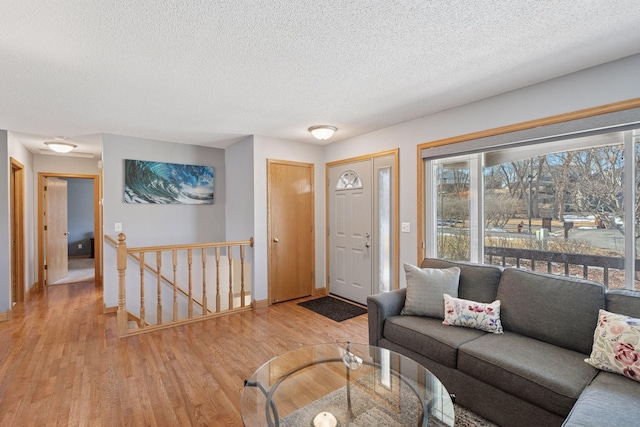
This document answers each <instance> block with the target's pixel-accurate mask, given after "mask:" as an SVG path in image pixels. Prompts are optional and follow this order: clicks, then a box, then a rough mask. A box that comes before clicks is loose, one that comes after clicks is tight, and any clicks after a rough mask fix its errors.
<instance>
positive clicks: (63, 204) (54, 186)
mask: <svg viewBox="0 0 640 427" xmlns="http://www.w3.org/2000/svg"><path fill="white" fill-rule="evenodd" d="M45 198H46V203H45V206H46V212H45V219H46V220H45V221H46V232H45V236H46V260H47V261H46V265H47V284H49V285H50V284H52V283H53V282H55V281H57V280H60V279H62V278H64V277H67V274H68V268H69V252H68V237H67V236H68V234H69V233H68V231H67V181H65V180H63V179H59V178H52V177H48V178H47V180H46V191H45Z"/></svg>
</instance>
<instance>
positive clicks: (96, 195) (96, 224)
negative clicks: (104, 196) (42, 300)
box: [37, 172, 102, 289]
mask: <svg viewBox="0 0 640 427" xmlns="http://www.w3.org/2000/svg"><path fill="white" fill-rule="evenodd" d="M49 177H51V178H82V179H92V180H93V235H94V259H93V268H94V271H95V281H96V284H100V283H102V269H101V268H100V267H101V265H102V233H101V232H100V230H101V229H102V211H101V210H100V207H101V206H100V199H101V193H100V188H102V186H101V185H100V175H90V174H69V173H56V172H38V233H37V234H38V282H37V287H38V288H39V289H42V288H43V287H44V262H45V259H44V208H45V206H44V183H45V179H46V178H49Z"/></svg>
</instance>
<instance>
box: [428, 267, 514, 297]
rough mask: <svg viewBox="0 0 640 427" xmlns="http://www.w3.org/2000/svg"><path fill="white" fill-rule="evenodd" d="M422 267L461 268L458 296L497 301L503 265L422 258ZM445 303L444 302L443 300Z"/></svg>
mask: <svg viewBox="0 0 640 427" xmlns="http://www.w3.org/2000/svg"><path fill="white" fill-rule="evenodd" d="M421 267H422V268H450V267H458V268H460V282H459V284H458V297H459V298H462V299H466V300H472V301H477V302H484V303H490V302H493V301H495V299H496V294H497V292H498V282H499V281H500V275H501V273H502V267H498V266H496V265H481V264H472V263H469V262H462V261H446V260H442V259H436V258H425V259H424V260H422V264H421ZM443 304H444V302H443Z"/></svg>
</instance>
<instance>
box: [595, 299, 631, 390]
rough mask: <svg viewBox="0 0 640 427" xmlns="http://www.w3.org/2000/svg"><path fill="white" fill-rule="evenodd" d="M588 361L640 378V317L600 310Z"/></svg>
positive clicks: (600, 366) (598, 366)
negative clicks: (635, 317)
mask: <svg viewBox="0 0 640 427" xmlns="http://www.w3.org/2000/svg"><path fill="white" fill-rule="evenodd" d="M584 361H585V362H587V363H588V364H590V365H591V366H593V367H595V368H598V369H602V370H603V371H607V372H613V373H616V374H622V375H624V376H625V377H628V378H631V379H632V380H636V381H640V319H634V318H633V317H629V316H624V315H622V314H615V313H610V312H608V311H606V310H600V312H599V314H598V325H597V326H596V330H595V332H594V334H593V348H592V350H591V356H590V357H589V358H588V359H585V360H584Z"/></svg>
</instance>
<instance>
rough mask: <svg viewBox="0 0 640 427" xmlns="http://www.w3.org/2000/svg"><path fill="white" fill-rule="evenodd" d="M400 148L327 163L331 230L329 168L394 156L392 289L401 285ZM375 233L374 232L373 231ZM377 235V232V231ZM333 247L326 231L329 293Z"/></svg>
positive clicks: (326, 209) (326, 207) (327, 190)
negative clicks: (330, 252) (393, 272)
mask: <svg viewBox="0 0 640 427" xmlns="http://www.w3.org/2000/svg"><path fill="white" fill-rule="evenodd" d="M399 152H400V149H399V148H395V149H393V150H388V151H381V152H379V153H372V154H365V155H362V156H357V157H351V158H348V159H342V160H336V161H333V162H329V163H326V164H325V174H324V176H325V186H324V187H325V191H326V193H325V222H326V223H325V230H329V226H330V224H329V214H330V212H329V197H331V191H332V190H333V189H332V188H329V169H330V168H332V167H334V166H340V165H344V164H348V163H354V162H359V161H363V160H371V161H372V162H373V161H374V160H375V159H376V158H378V157H387V156H393V157H394V161H393V173H392V179H393V187H392V189H393V194H392V201H391V203H392V207H391V209H392V212H393V224H392V227H391V230H392V235H393V250H392V255H391V256H392V257H393V259H392V261H391V262H392V265H393V268H394V271H395V274H394V277H392V281H393V287H392V289H398V287H399V283H400V282H399V277H400V276H399V274H400V273H399V266H400V233H399V231H400V219H399V213H400V205H399V194H398V192H399V189H400V184H399V177H400V170H399V161H398V155H399ZM372 196H373V197H374V199H373V200H374V201H375V200H376V198H375V196H374V195H373V194H372ZM372 234H373V233H372ZM375 234H376V235H377V233H375ZM330 249H331V248H330V247H329V232H327V233H325V260H326V272H325V287H326V288H325V289H326V294H327V295H328V294H329V292H330V291H331V289H330V286H329V285H330V283H329V272H330V265H329V264H330V262H331V258H330V254H329V250H330Z"/></svg>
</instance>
